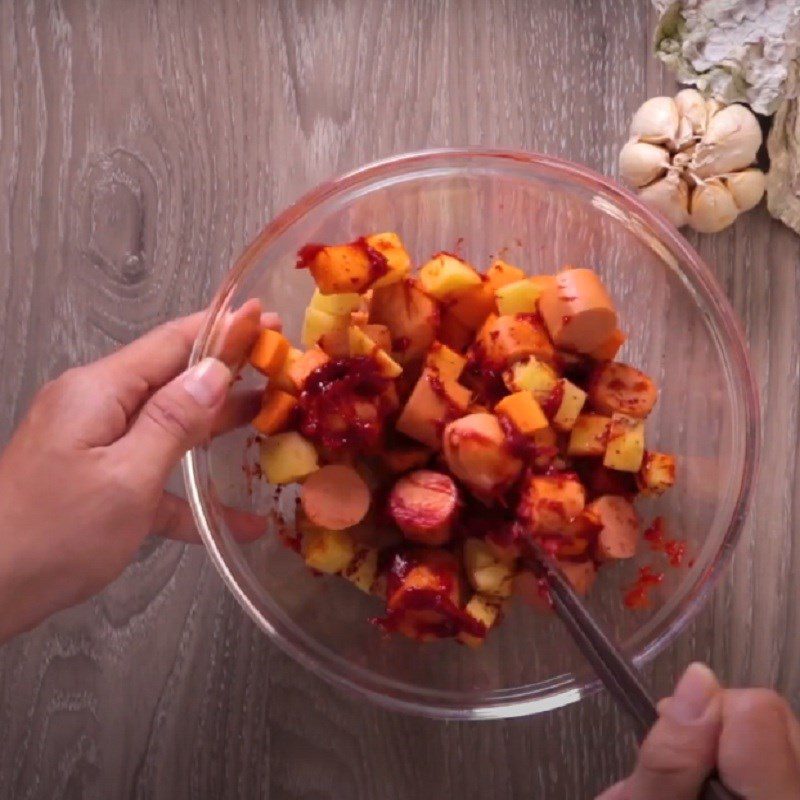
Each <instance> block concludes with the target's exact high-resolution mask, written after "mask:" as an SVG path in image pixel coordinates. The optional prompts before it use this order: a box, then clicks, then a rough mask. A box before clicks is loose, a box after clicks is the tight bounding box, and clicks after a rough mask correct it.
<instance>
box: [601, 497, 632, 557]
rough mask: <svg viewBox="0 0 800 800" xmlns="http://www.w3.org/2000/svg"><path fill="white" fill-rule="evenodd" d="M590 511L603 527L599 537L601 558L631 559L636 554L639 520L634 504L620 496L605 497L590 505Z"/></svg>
mask: <svg viewBox="0 0 800 800" xmlns="http://www.w3.org/2000/svg"><path fill="white" fill-rule="evenodd" d="M589 510H590V511H592V512H593V513H594V514H596V515H597V516H598V517H599V519H600V522H601V524H602V525H603V529H602V530H601V531H600V534H599V535H598V537H597V552H598V555H599V556H600V557H601V558H630V557H631V556H633V555H635V554H636V545H637V543H638V541H639V518H638V517H637V516H636V509H635V508H634V507H633V504H632V503H630V502H629V501H628V500H626V499H625V498H624V497H620V496H619V495H615V494H611V495H604V496H603V497H598V498H597V500H594V501H593V502H592V503H590V504H589Z"/></svg>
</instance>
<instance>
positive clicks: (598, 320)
mask: <svg viewBox="0 0 800 800" xmlns="http://www.w3.org/2000/svg"><path fill="white" fill-rule="evenodd" d="M555 278H556V281H555V285H554V286H552V287H551V288H548V289H546V290H545V291H544V292H543V293H542V296H541V297H540V298H539V311H540V313H541V315H542V317H543V318H544V321H545V324H546V325H547V329H548V330H549V331H550V336H551V337H552V339H553V342H554V343H555V345H556V347H560V348H563V349H565V350H574V351H576V352H578V353H591V352H592V351H593V350H596V349H597V348H599V347H600V346H601V345H603V344H605V342H606V341H608V339H609V338H610V337H611V335H612V334H613V333H614V331H615V330H616V328H617V312H616V311H615V310H614V305H613V303H612V302H611V298H610V297H609V296H608V293H607V292H606V290H605V287H604V286H603V284H602V283H601V282H600V278H599V277H598V276H597V273H595V272H594V271H593V270H591V269H566V270H564V271H563V272H559V273H558V274H557V275H556V276H555Z"/></svg>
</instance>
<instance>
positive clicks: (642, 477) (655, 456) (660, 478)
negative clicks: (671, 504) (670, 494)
mask: <svg viewBox="0 0 800 800" xmlns="http://www.w3.org/2000/svg"><path fill="white" fill-rule="evenodd" d="M674 484H675V456H673V455H669V454H668V453H654V452H647V453H645V454H644V460H643V461H642V466H641V469H640V470H639V473H638V475H637V476H636V485H637V486H638V487H639V490H640V491H641V492H642V494H646V495H653V496H655V495H659V494H664V492H666V491H667V489H670V488H671V487H672V486H673V485H674Z"/></svg>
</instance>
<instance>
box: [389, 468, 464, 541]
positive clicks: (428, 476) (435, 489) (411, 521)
mask: <svg viewBox="0 0 800 800" xmlns="http://www.w3.org/2000/svg"><path fill="white" fill-rule="evenodd" d="M458 503H459V501H458V489H457V488H456V485H455V483H454V482H453V479H452V478H451V477H450V476H449V475H445V474H443V473H441V472H434V471H432V470H427V469H421V470H417V471H416V472H412V473H410V474H409V475H406V476H404V477H402V478H400V480H399V481H397V483H395V485H394V486H393V487H392V491H391V493H390V494H389V513H390V514H391V516H392V519H393V520H394V521H395V522H396V523H397V527H398V528H400V530H401V531H402V532H403V534H404V536H405V537H406V539H409V540H411V541H412V542H418V543H420V544H428V545H441V544H444V543H445V542H447V541H449V540H450V536H451V530H452V524H453V520H454V519H455V516H456V514H457V512H458Z"/></svg>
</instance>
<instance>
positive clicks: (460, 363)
mask: <svg viewBox="0 0 800 800" xmlns="http://www.w3.org/2000/svg"><path fill="white" fill-rule="evenodd" d="M466 364H467V359H466V358H465V357H464V356H462V355H461V354H460V353H456V352H455V350H451V349H450V348H449V347H448V346H447V345H446V344H442V343H441V342H434V343H433V344H432V345H431V349H430V350H428V356H427V358H426V359H425V366H426V367H427V368H428V369H432V370H434V371H436V372H437V373H438V374H439V377H440V378H443V379H445V380H452V381H457V380H458V379H459V378H460V377H461V373H462V372H463V371H464V367H465V366H466Z"/></svg>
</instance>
